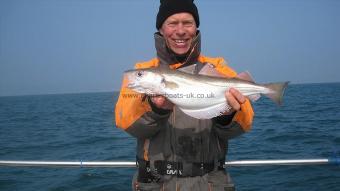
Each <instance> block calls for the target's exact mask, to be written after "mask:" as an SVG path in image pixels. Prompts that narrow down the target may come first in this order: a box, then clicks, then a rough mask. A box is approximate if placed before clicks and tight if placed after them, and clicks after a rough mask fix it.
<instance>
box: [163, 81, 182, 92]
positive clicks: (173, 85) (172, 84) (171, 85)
mask: <svg viewBox="0 0 340 191" xmlns="http://www.w3.org/2000/svg"><path fill="white" fill-rule="evenodd" d="M163 83H164V87H165V88H168V89H171V90H174V89H177V88H178V87H179V85H178V84H177V83H176V82H171V81H166V80H164V82H163Z"/></svg>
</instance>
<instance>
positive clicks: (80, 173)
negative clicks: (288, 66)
mask: <svg viewBox="0 0 340 191" xmlns="http://www.w3.org/2000/svg"><path fill="white" fill-rule="evenodd" d="M116 99H117V93H89V94H64V95H41V96H40V95H39V96H16V97H0V160H56V161H63V160H64V161H79V160H82V161H121V160H125V161H133V160H134V158H135V144H136V142H135V140H134V139H133V138H132V137H130V136H129V135H127V134H126V133H124V132H122V131H121V130H120V129H117V128H115V126H114V125H113V121H114V118H113V115H112V113H113V110H114V103H115V102H116ZM254 110H255V112H256V116H255V122H254V126H253V129H252V131H251V132H249V133H247V134H244V135H243V136H241V137H239V138H237V139H234V140H232V141H230V150H229V155H228V160H242V159H303V158H327V157H330V156H332V155H334V154H338V156H340V83H333V84H307V85H290V86H289V87H288V90H287V91H286V95H285V98H284V106H283V107H277V106H275V105H274V104H273V103H272V102H271V101H269V100H268V99H266V98H263V99H261V100H259V101H258V102H256V103H254ZM134 171H135V169H127V168H124V169H113V168H112V169H110V168H92V169H89V168H37V167H35V168H32V167H0V190H1V191H3V190H6V191H7V190H10V191H12V190H55V191H57V190H72V191H73V190H82V191H83V190H96V191H97V190H98V191H100V190H102V191H106V190H115V191H116V190H117V191H119V190H121V191H128V190H131V189H130V188H131V186H130V181H131V177H132V175H133V173H134ZM229 171H230V173H231V176H232V178H233V180H234V182H235V183H236V185H237V189H238V190H268V191H271V190H298V191H304V190H308V191H310V190H328V191H330V190H334V191H335V190H340V165H338V166H331V165H330V166H328V165H325V166H276V167H273V166H271V167H269V166H267V167H231V168H230V169H229Z"/></svg>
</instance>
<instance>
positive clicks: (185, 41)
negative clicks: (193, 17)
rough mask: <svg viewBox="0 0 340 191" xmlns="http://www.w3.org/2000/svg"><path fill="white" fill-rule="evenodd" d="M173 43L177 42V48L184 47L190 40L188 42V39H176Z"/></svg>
mask: <svg viewBox="0 0 340 191" xmlns="http://www.w3.org/2000/svg"><path fill="white" fill-rule="evenodd" d="M173 41H174V42H175V44H176V46H179V47H183V46H186V45H187V42H188V41H189V40H186V39H175V40H173Z"/></svg>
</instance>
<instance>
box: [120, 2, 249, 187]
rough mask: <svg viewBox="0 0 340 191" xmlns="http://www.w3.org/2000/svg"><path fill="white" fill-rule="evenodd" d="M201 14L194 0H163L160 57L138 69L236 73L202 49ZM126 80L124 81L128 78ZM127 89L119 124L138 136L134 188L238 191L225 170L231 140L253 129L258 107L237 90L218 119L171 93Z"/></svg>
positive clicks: (158, 41) (157, 36)
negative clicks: (183, 106)
mask: <svg viewBox="0 0 340 191" xmlns="http://www.w3.org/2000/svg"><path fill="white" fill-rule="evenodd" d="M199 24H200V23H199V15H198V11H197V7H196V5H195V4H194V3H193V0H161V5H160V7H159V12H158V14H157V21H156V28H157V29H158V32H156V33H155V45H156V50H157V58H154V59H152V60H150V61H148V62H142V63H137V64H136V66H135V67H136V68H149V67H159V66H166V67H169V68H171V69H174V70H181V71H184V72H188V73H192V74H195V75H199V74H202V73H201V71H203V70H204V68H205V67H210V68H213V70H214V71H215V72H216V73H218V74H220V75H223V76H225V77H229V78H231V77H236V75H237V74H236V72H234V71H233V70H232V69H231V68H229V67H228V66H227V65H226V63H225V61H224V60H223V59H222V58H209V57H205V56H203V55H202V54H201V53H200V32H199V31H198V27H199ZM123 83H124V82H123ZM127 95H137V93H135V92H133V91H132V90H129V89H127V88H122V89H121V92H120V96H119V99H118V102H117V104H116V108H115V120H116V125H117V127H119V128H122V129H124V130H125V131H126V132H128V133H129V134H131V135H132V136H134V137H136V138H137V164H138V171H137V172H136V174H135V177H134V179H133V190H169V191H170V190H171V191H172V190H174V191H175V190H182V191H183V190H194V191H198V190H206V191H208V190H214V191H219V190H221V191H222V190H223V191H225V190H235V187H234V185H233V183H232V181H231V179H230V177H229V175H228V173H227V172H226V170H225V167H224V165H223V164H224V162H225V156H226V153H227V148H228V140H229V139H231V138H234V137H237V136H239V135H241V134H242V133H244V132H246V131H248V130H250V128H251V125H252V119H253V110H252V107H251V105H250V102H249V100H248V99H246V98H245V97H244V96H243V95H242V94H241V93H240V92H238V91H237V90H236V89H230V90H229V91H227V92H226V93H225V97H226V101H227V102H228V103H229V105H230V106H231V107H232V112H229V113H225V114H224V115H221V116H219V117H215V118H213V119H204V120H203V119H201V120H200V119H195V118H192V117H190V116H188V115H186V114H185V113H183V112H182V111H181V110H179V109H178V108H177V107H176V106H175V105H173V104H172V103H171V102H170V101H169V100H167V99H166V97H163V96H155V97H146V96H143V95H140V96H127Z"/></svg>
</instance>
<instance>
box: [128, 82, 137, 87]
mask: <svg viewBox="0 0 340 191" xmlns="http://www.w3.org/2000/svg"><path fill="white" fill-rule="evenodd" d="M135 86H136V84H135V83H128V84H127V85H126V87H127V88H133V87H135Z"/></svg>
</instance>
